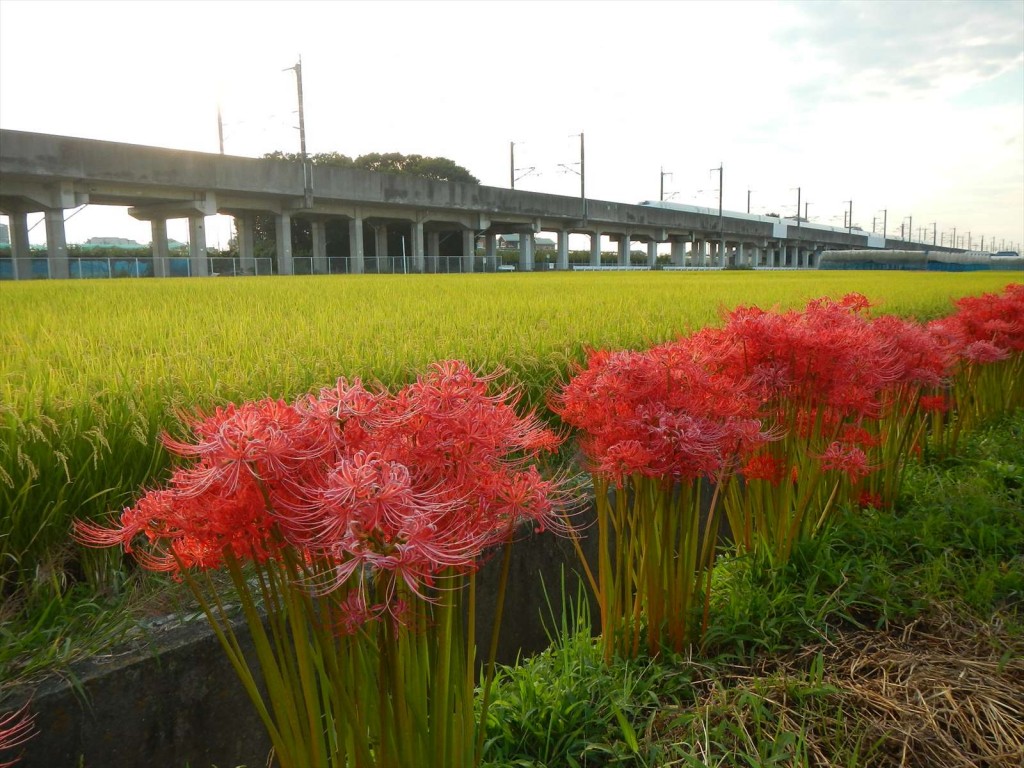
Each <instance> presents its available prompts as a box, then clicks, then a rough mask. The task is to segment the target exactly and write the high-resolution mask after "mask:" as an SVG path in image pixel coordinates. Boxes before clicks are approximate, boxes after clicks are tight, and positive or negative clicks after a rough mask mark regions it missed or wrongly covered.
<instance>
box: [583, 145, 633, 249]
mask: <svg viewBox="0 0 1024 768" xmlns="http://www.w3.org/2000/svg"><path fill="white" fill-rule="evenodd" d="M580 200H581V201H582V203H583V220H584V221H586V220H587V166H586V154H585V153H584V151H583V131H580ZM627 250H628V249H627Z"/></svg>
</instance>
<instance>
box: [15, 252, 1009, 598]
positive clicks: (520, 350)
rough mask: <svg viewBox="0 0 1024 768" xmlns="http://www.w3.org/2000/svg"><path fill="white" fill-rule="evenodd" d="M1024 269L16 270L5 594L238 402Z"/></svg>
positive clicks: (531, 370) (541, 379)
mask: <svg viewBox="0 0 1024 768" xmlns="http://www.w3.org/2000/svg"><path fill="white" fill-rule="evenodd" d="M1021 279H1022V275H1021V274H1020V273H1010V272H1004V273H958V274H957V273H939V274H936V273H929V274H921V273H917V274H913V273H899V272H885V273H878V272H873V273H867V272H865V273H851V272H843V273H821V272H794V273H786V272H772V273H766V272H717V273H693V272H687V273H679V272H675V273H669V272H649V273H603V274H593V273H588V274H566V273H561V274H500V275H463V276H454V275H445V276H427V275H424V276H358V277H352V276H348V277H345V276H339V277H294V278H239V279H231V278H224V279H217V280H124V281H117V280H111V281H85V280H83V281H53V282H49V281H47V282H30V283H6V284H0V308H2V311H0V595H2V594H3V593H4V592H9V591H10V589H11V587H12V585H13V584H16V583H18V582H22V583H23V582H24V580H25V579H31V578H33V576H32V574H36V573H39V572H40V567H41V566H44V565H45V562H44V561H45V559H46V558H48V557H55V556H56V555H54V554H53V553H54V552H59V551H61V548H62V547H64V546H65V544H66V541H67V537H68V530H69V525H70V519H71V517H72V516H75V515H79V516H86V517H95V516H97V515H102V514H104V513H106V512H108V511H110V510H112V509H118V508H120V507H121V506H123V505H124V504H127V503H129V502H130V500H131V499H132V497H133V496H134V495H135V493H136V492H137V491H138V489H139V487H140V486H142V485H143V484H145V483H147V482H150V481H152V480H153V479H154V478H156V477H158V476H159V474H160V472H161V471H163V470H164V468H165V467H166V461H167V459H166V456H165V454H164V453H163V450H162V449H161V448H160V447H159V446H158V445H157V442H156V437H157V435H158V434H159V433H160V431H161V430H164V429H174V427H175V425H176V423H177V418H176V415H177V414H178V413H180V412H182V411H185V412H187V411H191V410H192V409H194V408H209V407H211V406H214V405H217V404H221V403H224V402H228V401H239V400H243V399H249V398H256V397H263V396H279V397H283V398H286V399H290V398H293V397H294V396H296V395H298V394H300V393H302V392H305V391H308V390H309V389H311V388H316V387H320V386H323V385H328V384H331V383H333V382H334V380H335V379H336V378H337V377H338V376H347V377H350V378H351V377H356V376H359V377H361V378H363V379H364V380H366V381H379V382H381V383H383V384H387V385H392V384H399V383H404V382H406V381H408V380H410V379H411V378H413V377H414V376H415V375H416V373H417V372H418V371H420V370H422V369H423V368H424V367H425V366H426V365H427V364H429V363H430V362H432V361H434V360H438V359H443V358H452V357H458V358H461V359H464V360H466V361H467V362H468V363H469V364H470V365H472V366H473V367H474V368H478V369H480V370H493V369H495V368H498V367H502V368H505V369H507V370H508V374H507V377H506V379H507V383H515V384H517V385H519V386H520V387H521V388H522V389H523V393H524V397H525V400H526V402H527V403H529V404H530V405H532V406H535V407H539V408H540V407H543V404H544V399H545V394H546V392H547V391H548V390H549V388H550V387H551V386H553V385H554V384H556V383H557V382H558V381H560V380H562V379H563V378H564V376H565V374H566V372H567V371H568V369H569V367H570V365H571V363H572V362H574V361H579V360H582V358H583V354H584V351H585V349H586V348H588V347H591V346H600V347H614V348H621V347H641V346H644V345H649V344H652V343H656V342H660V341H663V340H667V339H670V338H673V337H676V336H678V335H680V334H685V333H686V332H688V331H690V330H692V329H696V328H699V327H701V326H704V325H707V324H712V323H717V322H718V321H719V318H720V315H721V312H722V310H725V309H729V308H731V307H734V306H736V305H739V304H756V305H759V306H762V307H769V306H773V305H778V306H781V307H791V306H799V305H802V304H803V303H804V302H806V301H807V300H808V299H810V298H815V297H819V296H825V295H829V296H841V295H842V294H844V293H848V292H850V291H858V292H860V293H863V294H865V295H866V296H868V297H869V298H870V299H871V300H872V301H874V302H877V307H876V310H875V311H877V312H888V313H897V314H902V315H912V316H916V317H917V318H919V319H922V320H924V319H929V318H932V317H936V316H939V315H942V314H945V313H947V312H949V311H950V310H951V309H952V304H951V300H952V299H954V298H956V297H960V296H965V295H977V294H980V293H983V292H991V291H999V290H1001V289H1002V288H1003V287H1004V286H1005V285H1007V284H1009V283H1011V282H1019V281H1020V280H1021Z"/></svg>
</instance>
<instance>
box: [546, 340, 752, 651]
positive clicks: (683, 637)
mask: <svg viewBox="0 0 1024 768" xmlns="http://www.w3.org/2000/svg"><path fill="white" fill-rule="evenodd" d="M714 363H715V361H714V358H712V357H710V356H709V355H708V354H707V351H706V349H705V348H704V347H702V346H701V345H700V344H699V343H696V344H695V343H694V342H693V340H690V339H686V340H680V341H676V342H671V343H668V344H662V345H660V346H657V347H654V348H652V349H649V350H646V351H644V352H607V351H597V352H591V353H590V355H589V357H588V361H587V366H586V367H585V368H583V369H581V370H580V371H578V372H577V374H576V375H575V376H574V377H573V378H572V380H571V381H569V383H568V384H566V385H565V387H564V388H563V389H562V390H561V392H560V393H559V394H558V395H556V396H554V397H553V398H552V408H553V409H554V410H555V411H556V412H557V413H558V414H559V415H560V416H561V417H562V419H563V420H564V421H565V422H566V423H568V424H571V425H573V426H575V427H578V428H579V429H580V430H581V432H582V436H581V440H580V442H581V447H582V448H583V451H584V453H585V454H586V456H587V459H588V461H589V464H590V469H591V471H592V473H593V474H594V488H595V495H596V507H597V517H598V539H599V540H598V550H599V553H600V554H599V558H598V564H597V565H598V567H597V577H596V578H595V577H594V574H593V572H592V570H591V568H590V566H589V564H588V563H587V560H586V558H585V557H584V556H583V554H582V552H581V551H579V552H578V554H579V555H580V557H581V561H582V564H583V566H584V568H585V569H586V571H587V573H588V576H589V578H590V582H591V586H592V588H593V589H594V592H595V595H596V597H597V600H598V603H599V607H600V611H601V626H602V639H603V643H604V651H605V658H606V659H607V660H610V659H611V657H612V656H613V655H615V654H619V655H622V656H635V655H636V654H637V653H638V652H639V649H640V645H641V642H640V641H641V633H642V631H644V630H643V629H642V627H641V624H642V622H646V626H645V631H646V634H647V644H646V645H647V650H648V652H649V653H651V654H657V653H660V652H661V651H662V650H663V649H666V648H671V649H673V650H675V651H681V650H683V648H684V647H685V646H686V644H687V643H689V642H690V641H691V640H692V639H693V635H695V634H696V632H694V623H693V621H692V617H691V616H690V613H691V611H692V609H693V608H694V606H695V605H698V604H699V603H698V601H699V599H700V593H701V592H703V593H704V594H705V595H707V594H709V588H710V578H709V577H708V573H709V571H710V567H711V566H710V563H711V559H712V555H713V537H711V536H709V535H708V530H711V529H712V527H713V525H712V524H713V521H714V519H715V518H714V505H712V511H711V514H710V515H709V521H708V522H707V525H706V529H705V530H704V531H703V539H702V541H701V538H700V537H701V527H700V525H701V523H700V519H701V510H702V498H703V497H702V494H701V490H700V489H701V482H702V481H703V480H709V481H711V482H713V483H719V482H721V481H722V479H723V478H724V476H726V475H727V474H728V473H730V472H732V471H733V470H734V467H735V464H736V457H737V456H738V455H739V454H740V453H741V452H744V451H752V450H754V449H756V448H757V447H758V446H760V445H762V444H763V443H764V442H765V441H766V440H768V439H769V437H770V435H769V434H767V433H765V432H764V431H763V430H762V428H761V423H760V421H759V420H758V419H757V418H756V417H755V415H756V409H757V407H758V401H757V399H756V398H755V397H754V396H753V395H752V393H751V391H750V390H751V385H749V384H746V383H744V382H742V381H741V380H737V379H735V378H733V377H731V376H729V375H725V374H722V373H720V372H719V371H718V370H717V369H716V368H717V367H716V365H715V364H714ZM609 485H612V486H614V487H615V488H616V489H617V490H615V491H614V493H612V492H610V490H609ZM613 534H614V535H613ZM574 542H575V539H574ZM702 629H703V627H702Z"/></svg>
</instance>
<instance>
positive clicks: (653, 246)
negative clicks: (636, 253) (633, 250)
mask: <svg viewBox="0 0 1024 768" xmlns="http://www.w3.org/2000/svg"><path fill="white" fill-rule="evenodd" d="M657 265H658V241H657V240H651V242H649V243H648V244H647V266H649V267H650V268H651V269H654V268H655V267H656V266H657Z"/></svg>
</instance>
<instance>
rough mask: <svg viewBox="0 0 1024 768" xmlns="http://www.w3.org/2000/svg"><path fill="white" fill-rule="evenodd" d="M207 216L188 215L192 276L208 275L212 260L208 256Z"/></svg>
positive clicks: (190, 272) (190, 270)
mask: <svg viewBox="0 0 1024 768" xmlns="http://www.w3.org/2000/svg"><path fill="white" fill-rule="evenodd" d="M206 256H207V254H206V217H205V216H189V217H188V264H189V274H190V275H191V276H192V277H208V276H209V274H210V262H209V261H208V260H207V258H206Z"/></svg>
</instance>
